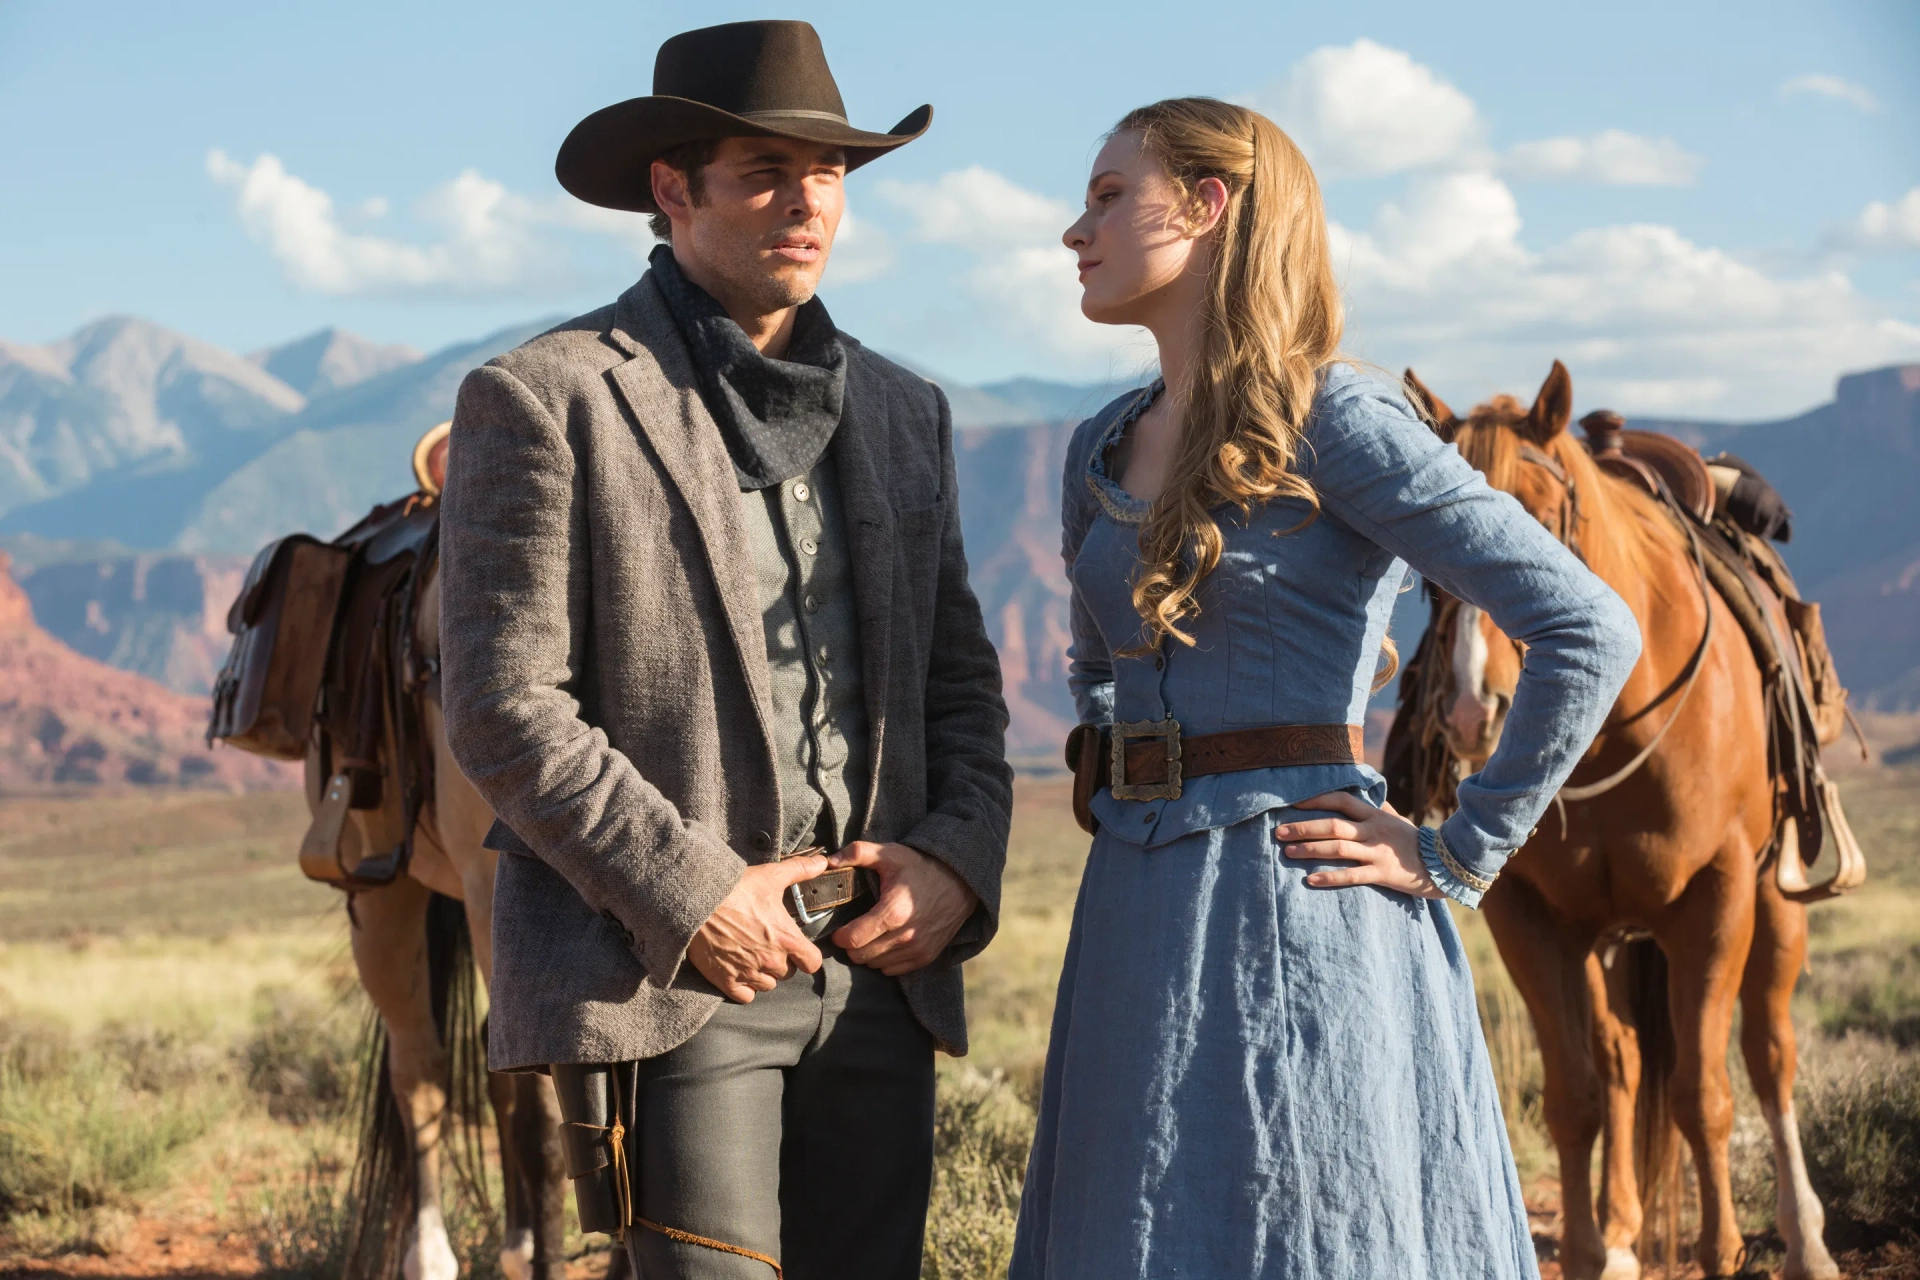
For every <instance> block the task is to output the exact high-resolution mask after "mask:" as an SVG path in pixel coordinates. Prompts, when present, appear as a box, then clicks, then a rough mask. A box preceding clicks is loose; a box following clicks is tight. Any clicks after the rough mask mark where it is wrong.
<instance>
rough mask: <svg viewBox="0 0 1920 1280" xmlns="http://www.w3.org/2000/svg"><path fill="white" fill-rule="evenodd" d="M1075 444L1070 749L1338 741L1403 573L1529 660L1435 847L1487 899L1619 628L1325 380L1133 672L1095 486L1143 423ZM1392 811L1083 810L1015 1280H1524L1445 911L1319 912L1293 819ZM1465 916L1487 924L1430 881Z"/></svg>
mask: <svg viewBox="0 0 1920 1280" xmlns="http://www.w3.org/2000/svg"><path fill="white" fill-rule="evenodd" d="M1159 390H1160V388H1159V385H1158V384H1155V386H1154V387H1151V388H1147V389H1146V390H1144V391H1141V392H1135V393H1131V394H1130V395H1128V396H1123V397H1121V399H1119V400H1117V401H1115V402H1114V403H1113V404H1112V405H1109V406H1108V407H1107V408H1106V409H1105V410H1103V411H1102V412H1101V413H1099V414H1098V415H1096V416H1095V417H1094V418H1092V419H1090V420H1088V421H1087V422H1085V423H1083V424H1082V425H1081V427H1080V429H1079V431H1078V432H1077V433H1076V435H1075V437H1074V440H1073V444H1072V446H1071V448H1070V449H1069V451H1068V457H1067V467H1066V479H1065V491H1064V504H1063V521H1064V525H1065V553H1066V557H1067V561H1068V564H1069V566H1070V567H1069V576H1070V578H1071V581H1072V585H1073V597H1072V630H1073V647H1072V650H1071V652H1070V658H1071V666H1070V682H1071V684H1072V688H1073V693H1074V697H1075V700H1076V702H1077V704H1078V707H1079V713H1080V719H1081V720H1082V722H1110V721H1112V720H1114V719H1116V718H1117V719H1120V720H1159V719H1161V718H1163V717H1165V716H1167V715H1168V714H1171V715H1173V716H1174V717H1175V718H1177V719H1178V720H1179V722H1180V724H1181V727H1182V732H1183V733H1186V734H1191V735H1197V734H1203V733H1214V732H1219V731H1222V730H1227V729H1233V728H1239V727H1250V726H1260V725H1276V724H1324V723H1339V722H1342V721H1344V722H1346V723H1349V724H1357V723H1359V722H1360V721H1361V717H1362V715H1363V713H1364V710H1365V707H1366V703H1367V699H1368V695H1369V687H1370V685H1371V682H1372V679H1373V675H1374V671H1375V667H1376V663H1377V660H1378V655H1379V653H1380V647H1381V641H1382V638H1383V637H1384V636H1385V635H1386V631H1387V622H1388V619H1389V616H1390V614H1391V612H1392V607H1393V600H1394V596H1395V593H1396V592H1397V591H1398V590H1399V588H1400V586H1401V583H1402V581H1403V579H1404V577H1405V572H1406V566H1407V564H1411V565H1413V566H1414V567H1415V568H1417V569H1418V570H1420V571H1421V572H1422V573H1424V574H1426V575H1427V576H1428V577H1430V578H1431V579H1432V580H1433V581H1435V582H1437V583H1438V584H1439V585H1441V586H1442V587H1444V588H1445V589H1446V590H1447V591H1449V592H1451V593H1453V594H1454V595H1457V596H1459V597H1460V598H1462V599H1464V600H1467V601H1469V602H1471V603H1473V604H1476V605H1478V606H1480V607H1481V608H1483V609H1485V610H1486V611H1487V612H1488V614H1490V615H1491V616H1492V618H1493V619H1494V621H1495V622H1497V623H1498V624H1499V625H1500V626H1501V628H1502V629H1503V630H1505V631H1506V632H1507V634H1508V635H1511V636H1514V637H1515V638H1517V639H1520V640H1522V641H1524V642H1526V644H1527V645H1528V646H1529V647H1528V651H1527V656H1526V664H1525V673H1524V675H1523V676H1522V678H1521V680H1520V684H1519V688H1518V691H1517V692H1516V694H1515V697H1514V700H1513V705H1512V707H1511V709H1510V711H1509V713H1508V718H1507V722H1506V725H1505V728H1504V731H1503V733H1502V738H1501V744H1500V747H1499V749H1498V750H1497V751H1496V752H1495V754H1494V756H1493V758H1492V759H1491V760H1490V761H1489V762H1488V763H1487V766H1486V768H1485V769H1483V770H1482V771H1481V772H1480V773H1479V774H1477V775H1476V776H1474V777H1472V778H1469V779H1467V780H1464V781H1463V782H1462V783H1461V784H1460V788H1459V799H1460V808H1459V810H1458V811H1457V812H1456V813H1455V814H1454V815H1453V816H1452V817H1451V818H1450V819H1448V821H1447V823H1446V824H1445V826H1444V827H1443V829H1442V834H1443V835H1444V837H1445V839H1446V841H1447V843H1448V845H1449V847H1450V848H1451V850H1452V851H1453V853H1454V854H1455V855H1456V857H1457V860H1458V861H1459V862H1460V863H1461V864H1463V865H1464V866H1465V867H1466V868H1467V870H1468V871H1469V872H1470V873H1471V875H1472V876H1473V877H1475V878H1480V879H1485V880H1491V879H1492V878H1493V876H1494V875H1495V874H1497V872H1498V871H1499V868H1500V865H1501V863H1502V862H1504V860H1505V858H1506V857H1507V856H1508V854H1509V853H1510V852H1511V851H1512V850H1514V849H1516V848H1518V847H1519V845H1520V844H1521V843H1522V841H1523V840H1524V839H1525V837H1526V834H1527V833H1528V831H1530V830H1531V828H1532V827H1533V825H1534V824H1535V823H1536V822H1537V821H1538V820H1539V817H1540V815H1541V813H1542V811H1543V810H1544V808H1545V806H1546V804H1547V803H1548V801H1549V798H1550V797H1551V796H1552V794H1553V792H1554V791H1555V790H1556V789H1557V788H1558V787H1559V786H1560V784H1561V783H1562V782H1564V781H1565V780H1566V777H1567V775H1568V774H1569V773H1570V772H1571V771H1572V769H1573V766H1574V764H1575V763H1576V761H1577V760H1578V759H1579V756H1580V754H1581V753H1582V752H1583V751H1584V750H1585V748H1586V746H1587V744H1588V743H1589V742H1590V741H1591V740H1592V738H1593V736H1594V734H1595V733H1596V732H1597V731H1598V730H1599V728H1600V726H1601V723H1602V721H1603V719H1604V717H1605V715H1606V713H1607V709H1608V708H1609V707H1610V706H1611V705H1612V703H1613V700H1614V698H1615V696H1616V695H1617V693H1618V691H1619V687H1620V685H1621V684H1622V683H1623V682H1624V681H1625V679H1626V676H1627V673H1628V671H1629V670H1630V669H1631V668H1632V666H1633V663H1634V660H1635V658H1636V657H1637V656H1638V653H1639V632H1638V629H1637V627H1636V625H1635V623H1634V620H1633V616H1632V614H1631V613H1630V612H1628V610H1627V608H1626V606H1625V605H1624V604H1623V603H1622V602H1621V601H1620V599H1619V597H1618V596H1616V595H1615V594H1614V593H1613V592H1612V591H1611V590H1610V589H1609V588H1608V587H1607V586H1606V585H1605V584H1604V583H1602V582H1601V581H1600V580H1599V579H1598V578H1597V577H1595V576H1594V575H1593V574H1592V573H1591V572H1589V571H1588V570H1587V569H1586V567H1585V566H1584V565H1582V564H1581V563H1580V562H1579V561H1578V560H1577V559H1576V558H1575V557H1574V556H1572V555H1571V554H1570V553H1568V552H1567V550H1566V549H1565V548H1563V547H1562V546H1561V545H1560V544H1559V542H1557V541H1556V540H1555V539H1554V538H1553V536H1552V535H1550V534H1549V533H1547V531H1546V530H1544V529H1543V528H1541V526H1540V525H1539V524H1538V523H1537V522H1536V521H1534V520H1533V519H1532V518H1531V517H1530V516H1528V515H1527V513H1526V512H1525V510H1524V509H1522V508H1521V507H1520V505H1519V504H1518V503H1517V502H1515V501H1514V500H1513V499H1512V498H1510V497H1508V496H1507V495H1505V494H1502V493H1499V492H1497V491H1495V490H1493V489H1491V488H1489V487H1488V486H1487V484H1486V483H1485V481H1484V480H1483V479H1482V478H1481V476H1480V475H1479V473H1478V472H1476V471H1474V470H1473V468H1472V467H1470V466H1469V465H1468V464H1467V463H1466V462H1465V461H1464V460H1463V459H1462V458H1461V457H1460V455H1459V453H1458V452H1457V451H1456V450H1455V449H1453V448H1452V447H1451V446H1448V445H1444V444H1442V443H1441V442H1440V441H1439V440H1438V439H1436V438H1435V436H1434V435H1433V433H1432V432H1431V431H1429V430H1428V429H1427V428H1426V427H1425V426H1424V425H1423V424H1422V423H1421V422H1420V421H1419V419H1418V418H1416V417H1415V416H1414V413H1413V411H1412V410H1411V408H1410V407H1409V406H1408V405H1407V403H1406V401H1405V399H1404V398H1403V397H1402V396H1401V394H1400V392H1399V390H1398V389H1397V388H1395V387H1393V386H1391V385H1389V384H1386V383H1384V382H1381V381H1379V380H1377V379H1375V378H1373V377H1371V376H1369V375H1366V374H1363V373H1361V372H1360V371H1358V370H1356V369H1354V368H1352V367H1350V366H1346V365H1336V366H1333V367H1331V368H1330V369H1329V370H1328V371H1327V372H1326V373H1325V375H1324V376H1323V379H1322V385H1321V389H1320V392H1319V394H1318V396H1317V397H1316V399H1315V402H1314V410H1313V414H1312V417H1311V420H1310V422H1309V425H1308V428H1307V431H1306V435H1305V440H1304V442H1303V448H1302V449H1301V450H1300V453H1299V457H1298V460H1297V462H1296V466H1297V467H1298V468H1299V469H1300V471H1301V473H1302V474H1304V475H1305V476H1306V477H1307V478H1308V479H1309V480H1310V481H1311V482H1312V483H1313V486H1314V490H1315V492H1316V494H1317V496H1318V498H1319V501H1320V514H1319V517H1318V519H1316V520H1315V521H1314V522H1313V523H1311V524H1309V525H1307V526H1306V527H1304V528H1302V529H1299V530H1297V531H1295V532H1291V533H1286V532H1284V531H1285V530H1287V529H1289V528H1290V527H1291V526H1293V525H1295V524H1298V523H1299V522H1300V520H1301V519H1302V518H1303V517H1304V516H1305V515H1306V514H1307V513H1308V507H1307V506H1306V504H1304V503H1302V502H1300V501H1297V500H1287V501H1279V502H1274V503H1271V504H1269V505H1267V506H1265V507H1256V508H1254V510H1253V512H1252V513H1251V516H1250V518H1247V519H1242V518H1241V517H1240V516H1239V513H1238V512H1236V511H1233V510H1231V509H1224V510H1223V511H1220V512H1216V513H1215V514H1216V518H1217V519H1219V520H1220V522H1221V529H1222V533H1223V536H1224V540H1225V549H1224V553H1223V555H1222V557H1221V561H1220V565H1219V567H1218V568H1217V569H1216V570H1215V571H1214V572H1213V573H1212V574H1211V575H1209V577H1208V578H1207V579H1206V580H1205V581H1204V583H1203V586H1202V589H1201V593H1200V602H1201V611H1200V613H1199V615H1198V616H1197V617H1194V618H1190V619H1189V620H1188V623H1187V624H1186V626H1187V629H1188V630H1189V631H1190V632H1191V633H1192V634H1193V635H1194V637H1195V639H1196V640H1197V642H1198V643H1197V644H1196V645H1195V646H1193V647H1191V648H1188V647H1186V646H1184V645H1180V644H1178V643H1169V644H1167V645H1165V646H1163V647H1162V649H1161V651H1160V652H1159V653H1158V654H1148V655H1145V656H1138V657H1136V656H1119V655H1118V651H1119V650H1122V649H1126V648H1129V647H1131V646H1132V645H1133V644H1134V643H1135V642H1136V641H1137V640H1138V639H1139V637H1140V634H1141V628H1140V621H1139V618H1138V615H1137V614H1136V613H1135V612H1134V608H1133V603H1132V599H1131V581H1132V576H1133V573H1134V569H1135V566H1136V564H1137V562H1138V561H1137V556H1138V545H1139V544H1138V525H1139V523H1140V521H1141V519H1142V518H1143V517H1144V515H1145V512H1146V507H1145V505H1144V504H1142V503H1140V502H1137V501H1135V500H1134V499H1133V498H1131V497H1129V496H1128V495H1127V493H1126V492H1125V490H1123V489H1121V488H1120V487H1119V485H1117V484H1116V483H1115V482H1114V481H1113V479H1112V478H1111V477H1110V476H1109V475H1108V474H1107V470H1106V460H1105V459H1106V452H1107V449H1108V448H1109V446H1111V445H1112V444H1113V443H1114V442H1115V441H1116V440H1118V438H1119V437H1120V435H1121V433H1122V432H1124V431H1125V430H1126V428H1127V426H1128V425H1129V424H1131V422H1132V421H1133V420H1134V419H1135V418H1137V417H1138V416H1139V414H1140V412H1141V411H1142V410H1144V409H1145V407H1146V406H1147V405H1148V404H1149V403H1151V401H1152V398H1153V397H1154V396H1155V395H1156V394H1158V392H1159ZM1341 789H1345V790H1349V791H1352V792H1354V793H1355V794H1358V795H1360V796H1363V797H1364V798H1365V799H1367V800H1368V801H1370V802H1372V803H1375V804H1378V803H1380V802H1381V801H1382V800H1383V799H1384V798H1385V783H1384V781H1383V780H1382V778H1381V777H1380V775H1379V774H1378V773H1377V772H1375V771H1374V770H1373V769H1371V768H1369V767H1367V766H1365V765H1359V764H1356V765H1343V766H1305V767H1295V768H1285V769H1267V770H1257V771H1249V772H1244V773H1232V774H1219V775H1215V776H1211V777H1207V778H1200V779H1194V780H1192V781H1190V782H1188V783H1187V784H1186V786H1185V787H1184V789H1183V793H1182V795H1181V796H1180V798H1179V799H1175V800H1152V801H1127V800H1116V799H1115V798H1114V796H1113V794H1112V793H1111V791H1107V790H1102V791H1101V792H1099V793H1098V794H1097V795H1096V796H1095V798H1094V802H1093V811H1094V813H1095V815H1096V816H1097V817H1098V818H1099V820H1100V831H1099V834H1098V835H1097V836H1096V837H1095V838H1094V842H1093V848H1092V852H1091V853H1090V855H1089V857H1088V861H1087V867H1086V872H1085V875H1084V877H1083V879H1082V881H1081V886H1080V897H1079V901H1078V903H1077V904H1076V906H1075V908H1074V917H1073V932H1072V937H1071V939H1070V941H1069V943H1068V947H1067V956H1066V963H1065V967H1064V969H1063V971H1062V973H1061V976H1060V989H1059V996H1058V1001H1057V1003H1056V1005H1055V1009H1054V1018H1053V1031H1052V1039H1051V1042H1050V1044H1049V1046H1048V1051H1047V1066H1046V1073H1045V1077H1044V1081H1043V1084H1042V1091H1041V1102H1040V1114H1039V1121H1038V1126H1037V1131H1036V1133H1035V1138H1034V1145H1033V1154H1032V1156H1031V1159H1030V1162H1029V1165H1028V1170H1027V1179H1026V1185H1025V1190H1024V1192H1023V1194H1022V1198H1021V1204H1020V1221H1019V1230H1018V1236H1017V1239H1016V1242H1015V1246H1014V1257H1013V1263H1012V1267H1011V1269H1010V1272H1009V1275H1010V1277H1011V1280H1147V1278H1148V1277H1152V1278H1153V1280H1174V1278H1175V1277H1182V1278H1186V1277H1192V1278H1194V1280H1255V1278H1266V1277H1272V1278H1275V1280H1278V1278H1279V1277H1287V1278H1289V1280H1293V1278H1306V1277H1316V1278H1324V1280H1351V1278H1356V1277H1389V1276H1390V1277H1406V1278H1408V1280H1424V1278H1429V1277H1430V1278H1432V1280H1455V1278H1456V1277H1458V1278H1462V1280H1464V1278H1465V1277H1476V1278H1478V1277H1497V1278H1500V1280H1506V1278H1508V1277H1533V1276H1536V1275H1537V1274H1538V1272H1537V1268H1536V1267H1535V1264H1534V1256H1533V1245H1532V1240H1531V1237H1530V1234H1529V1232H1528V1228H1527V1215H1526V1207H1525V1205H1524V1204H1523V1202H1522V1200H1521V1197H1520V1186H1519V1181H1518V1178H1517V1176H1516V1174H1515V1171H1514V1166H1513V1158H1512V1153H1511V1152H1510V1151H1509V1149H1508V1146H1507V1137H1506V1129H1505V1127H1504V1125H1503V1123H1502V1120H1501V1115H1500V1104H1499V1099H1498V1097H1497V1096H1496V1092H1495V1086H1494V1081H1493V1076H1492V1071H1491V1067H1490V1064H1489V1061H1488V1058H1487V1051H1486V1046H1485V1043H1484V1042H1483V1040H1482V1037H1481V1032H1480V1024H1479V1021H1478V1018H1477V1016H1476V1012H1475V1007H1474V995H1473V981H1472V977H1471V975H1470V973H1469V971H1468V968H1467V960H1466V956H1465V954H1464V953H1463V951H1462V948H1461V943H1460V937H1459V934H1458V932H1457V930H1456V929H1455V927H1454V925H1453V921H1452V918H1451V917H1450V916H1449V915H1448V913H1447V911H1446V909H1445V904H1443V903H1441V902H1438V901H1432V900H1428V899H1422V898H1414V897H1410V896H1407V895H1405V894H1400V893H1397V892H1393V891H1391V890H1385V889H1379V888H1375V887H1365V888H1349V889H1311V888H1308V887H1307V886H1306V885H1305V884H1304V880H1305V877H1306V876H1307V875H1308V874H1309V873H1310V872H1311V871H1313V870H1316V869H1319V868H1321V867H1323V866H1326V865H1329V864H1326V863H1308V862H1301V861H1298V860H1295V859H1289V858H1287V857H1285V856H1284V855H1283V854H1282V853H1281V851H1280V848H1279V843H1278V842H1277V841H1276V840H1275V838H1274V836H1273V828H1274V827H1275V826H1277V825H1278V824H1279V823H1281V822H1284V821H1287V820H1289V819H1290V818H1292V817H1295V816H1298V814H1299V812H1300V811H1298V810H1294V809H1291V808H1290V807H1289V806H1291V805H1293V804H1295V803H1297V802H1298V801H1301V800H1304V799H1307V798H1309V797H1312V796H1315V795H1318V794H1321V793H1323V792H1327V791H1334V790H1341ZM1429 869H1430V870H1434V871H1436V873H1437V874H1436V877H1435V878H1436V881H1437V882H1438V883H1439V884H1440V886H1441V888H1442V889H1443V890H1445V891H1446V892H1448V893H1449V894H1450V895H1451V896H1454V897H1456V898H1459V899H1460V900H1461V901H1464V902H1467V903H1469V904H1477V902H1478V897H1479V895H1478V894H1477V893H1475V892H1474V891H1473V890H1472V889H1471V888H1470V887H1468V886H1467V885H1466V884H1464V883H1462V881H1461V880H1459V879H1457V878H1455V877H1454V876H1452V875H1451V874H1449V873H1448V872H1447V871H1446V869H1445V867H1444V866H1443V865H1438V864H1436V863H1434V862H1433V861H1432V860H1431V859H1430V861H1429Z"/></svg>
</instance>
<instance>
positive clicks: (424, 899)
mask: <svg viewBox="0 0 1920 1280" xmlns="http://www.w3.org/2000/svg"><path fill="white" fill-rule="evenodd" d="M431 896H432V891H431V890H429V889H428V888H427V887H426V886H425V885H423V884H421V883H419V882H418V881H416V880H411V879H408V878H406V877H404V876H403V877H401V878H400V879H398V880H395V881H394V882H393V883H392V884H389V885H386V886H384V887H382V888H379V889H372V890H368V891H366V892H362V893H356V894H355V895H354V897H353V915H354V928H353V962H354V966H355V967H356V968H357V969H358V970H359V971H360V984H361V986H363V987H365V988H366V991H367V995H368V997H369V998H370V999H371V1000H372V1001H373V1006H374V1008H375V1009H377V1010H379V1013H380V1018H381V1021H383V1022H384V1023H385V1024H386V1029H387V1056H388V1075H389V1078H390V1079H391V1081H392V1084H393V1096H394V1098H395V1100H396V1101H397V1102H398V1103H399V1107H400V1115H401V1118H402V1120H403V1121H404V1122H405V1124H406V1129H407V1136H408V1139H409V1142H410V1145H411V1147H412V1158H413V1186H414V1197H413V1199H414V1221H413V1230H412V1232H411V1233H410V1235H411V1238H410V1239H409V1240H408V1242H407V1252H406V1259H405V1262H404V1264H403V1270H404V1272H405V1274H406V1278H407V1280H456V1277H457V1276H458V1275H459V1273H460V1264H459V1262H458V1261H457V1260H456V1259H455V1258H454V1256H453V1245H452V1243H451V1242H450V1241H448V1239H447V1228H446V1222H445V1219H444V1218H443V1217H442V1216H441V1212H440V1126H441V1123H442V1121H443V1120H444V1119H445V1117H446V1112H447V1095H448V1091H449V1089H450V1087H451V1084H452V1079H451V1068H450V1063H449V1060H448V1056H447V1050H446V1046H445V1045H443V1044H441V1043H440V1032H439V1029H438V1028H437V1027H435V1026H434V1022H433V1004H432V991H431V984H430V981H429V977H428V972H427V903H428V900H429V899H430V898H431Z"/></svg>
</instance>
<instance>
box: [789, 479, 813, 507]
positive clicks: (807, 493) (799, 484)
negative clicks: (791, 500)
mask: <svg viewBox="0 0 1920 1280" xmlns="http://www.w3.org/2000/svg"><path fill="white" fill-rule="evenodd" d="M793 496H794V497H795V498H796V499H798V500H799V501H801V502H805V501H806V500H807V499H808V498H810V497H812V496H813V490H811V489H809V488H807V482H806V481H805V480H795V481H794V482H793Z"/></svg>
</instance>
